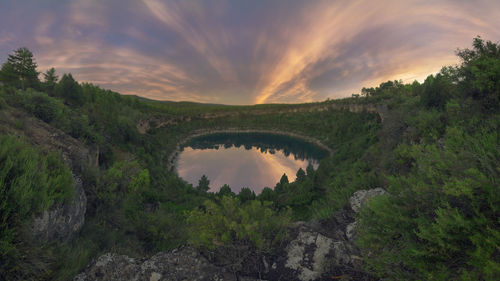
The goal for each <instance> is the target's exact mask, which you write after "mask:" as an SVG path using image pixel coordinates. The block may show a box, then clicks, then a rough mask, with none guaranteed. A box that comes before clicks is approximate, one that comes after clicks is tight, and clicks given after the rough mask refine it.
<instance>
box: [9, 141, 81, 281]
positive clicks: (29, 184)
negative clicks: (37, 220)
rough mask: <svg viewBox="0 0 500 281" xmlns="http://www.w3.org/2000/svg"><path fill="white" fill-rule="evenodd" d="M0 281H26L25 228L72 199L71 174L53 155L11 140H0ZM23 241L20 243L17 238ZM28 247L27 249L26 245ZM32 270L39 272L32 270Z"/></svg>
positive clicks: (28, 240)
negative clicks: (32, 221)
mask: <svg viewBox="0 0 500 281" xmlns="http://www.w3.org/2000/svg"><path fill="white" fill-rule="evenodd" d="M0 191H1V192H0V202H1V204H0V256H1V257H2V263H1V264H0V279H2V280H13V279H30V278H33V276H30V275H31V274H33V273H34V272H29V270H26V269H32V267H33V265H31V264H30V260H29V258H27V257H26V256H27V255H28V254H29V251H30V246H31V245H29V244H30V243H29V242H30V239H29V238H27V237H26V234H24V232H25V228H26V227H27V223H28V220H29V219H30V218H32V216H33V215H34V214H39V213H41V212H42V211H45V210H48V209H49V208H50V207H51V206H52V205H54V204H55V203H62V202H63V201H64V200H66V199H70V198H72V196H73V188H72V178H71V173H70V171H69V170H68V168H66V167H65V166H64V165H63V164H62V163H61V160H60V157H59V156H58V155H57V154H55V153H46V152H45V151H43V150H40V149H37V148H34V147H32V146H30V145H29V144H27V143H26V142H25V141H23V140H19V139H17V138H16V137H12V136H3V137H0ZM23 236H24V238H26V239H25V240H21V239H20V238H21V237H23ZM27 244H28V245H27ZM33 270H41V269H38V268H33Z"/></svg>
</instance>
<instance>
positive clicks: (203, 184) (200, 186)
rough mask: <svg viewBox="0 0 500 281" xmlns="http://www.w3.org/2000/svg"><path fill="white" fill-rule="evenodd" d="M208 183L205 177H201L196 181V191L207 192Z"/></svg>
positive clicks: (208, 188)
mask: <svg viewBox="0 0 500 281" xmlns="http://www.w3.org/2000/svg"><path fill="white" fill-rule="evenodd" d="M209 185H210V181H209V180H208V178H207V176H205V175H203V176H201V178H200V180H199V181H198V186H197V187H196V189H197V190H198V191H201V192H207V191H209V190H210V186H209Z"/></svg>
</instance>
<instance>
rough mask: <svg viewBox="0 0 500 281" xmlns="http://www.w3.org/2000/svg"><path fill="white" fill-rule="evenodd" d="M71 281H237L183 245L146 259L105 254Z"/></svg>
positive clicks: (231, 275)
mask: <svg viewBox="0 0 500 281" xmlns="http://www.w3.org/2000/svg"><path fill="white" fill-rule="evenodd" d="M73 280H74V281H90V280H107V281H115V280H116V281H121V280H130V281H134V280H137V281H138V280H147V281H163V280H165V281H166V280H169V281H184V280H190V281H191V280H193V281H194V280H200V281H202V280H203V281H219V280H231V281H233V280H234V281H237V280H238V279H237V277H236V275H235V274H233V273H231V272H228V271H227V270H226V269H225V268H223V267H218V266H215V265H213V264H211V263H209V262H208V260H207V259H206V258H205V257H203V256H202V255H201V254H200V253H199V252H198V251H196V250H195V249H193V248H191V247H187V246H185V247H180V248H177V249H175V250H172V251H170V252H160V253H158V254H156V255H154V256H152V257H151V258H149V259H133V258H129V257H127V256H122V255H116V254H111V253H108V254H105V255H103V256H101V257H99V258H98V259H97V260H96V261H94V263H93V264H92V265H91V266H89V267H88V268H87V269H86V270H85V272H83V273H81V274H79V275H77V276H76V277H75V278H74V279H73ZM246 280H248V281H251V280H255V279H246Z"/></svg>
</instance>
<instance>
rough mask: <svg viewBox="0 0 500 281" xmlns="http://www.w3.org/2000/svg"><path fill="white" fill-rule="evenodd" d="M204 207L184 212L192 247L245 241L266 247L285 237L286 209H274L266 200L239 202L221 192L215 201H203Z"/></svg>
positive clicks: (262, 248) (288, 219)
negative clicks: (221, 194)
mask: <svg viewBox="0 0 500 281" xmlns="http://www.w3.org/2000/svg"><path fill="white" fill-rule="evenodd" d="M204 207H205V208H204V209H198V210H193V211H191V212H189V213H188V214H187V223H188V234H189V242H190V243H191V244H192V245H194V246H195V247H204V248H208V249H215V248H216V247H218V246H228V247H231V246H236V245H238V244H245V245H249V246H253V247H256V248H257V249H259V250H268V249H270V248H272V247H273V246H276V245H277V244H279V242H281V241H282V240H283V239H284V238H285V237H286V235H287V225H288V224H290V222H291V218H290V215H291V214H290V213H291V212H290V210H286V211H284V212H280V213H278V212H275V211H273V209H272V208H271V203H270V202H261V201H258V200H253V201H249V202H248V203H247V204H242V203H241V201H240V200H239V199H238V198H234V197H230V196H224V197H223V198H222V199H221V200H220V201H218V202H213V201H206V202H205V204H204Z"/></svg>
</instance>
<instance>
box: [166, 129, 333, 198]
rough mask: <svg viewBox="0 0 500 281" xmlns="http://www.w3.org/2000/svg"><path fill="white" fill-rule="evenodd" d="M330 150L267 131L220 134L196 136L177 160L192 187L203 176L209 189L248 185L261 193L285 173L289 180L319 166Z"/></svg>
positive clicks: (182, 173)
mask: <svg viewBox="0 0 500 281" xmlns="http://www.w3.org/2000/svg"><path fill="white" fill-rule="evenodd" d="M326 156H328V152H327V151H326V150H324V149H322V148H320V147H318V146H316V145H314V144H312V143H309V142H306V141H303V140H300V139H297V138H292V137H289V136H284V135H276V134H267V133H220V134H211V135H205V136H201V137H196V138H193V139H192V140H191V141H189V142H188V143H186V144H185V145H184V147H183V150H182V151H181V153H180V154H179V156H178V157H177V160H176V170H177V173H178V175H179V176H180V177H181V178H183V179H184V180H185V181H187V182H188V183H190V184H192V185H193V186H197V185H198V181H199V179H200V178H201V176H202V175H206V176H207V178H208V179H209V180H210V190H209V191H210V192H218V191H219V189H220V187H221V186H223V185H224V184H227V185H229V186H230V187H231V190H232V191H233V192H235V193H238V192H240V190H241V188H243V187H248V188H250V189H252V190H253V191H254V192H255V193H256V194H259V193H260V192H261V191H262V189H264V187H270V188H274V186H275V185H276V183H277V182H279V180H280V178H281V176H282V175H283V174H286V175H287V176H288V179H289V181H290V182H292V181H294V180H295V174H296V173H297V171H298V170H299V168H302V169H303V170H305V169H306V167H307V166H308V165H309V163H310V164H311V165H313V167H314V168H317V166H318V165H319V161H320V160H321V159H322V158H324V157H326Z"/></svg>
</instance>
